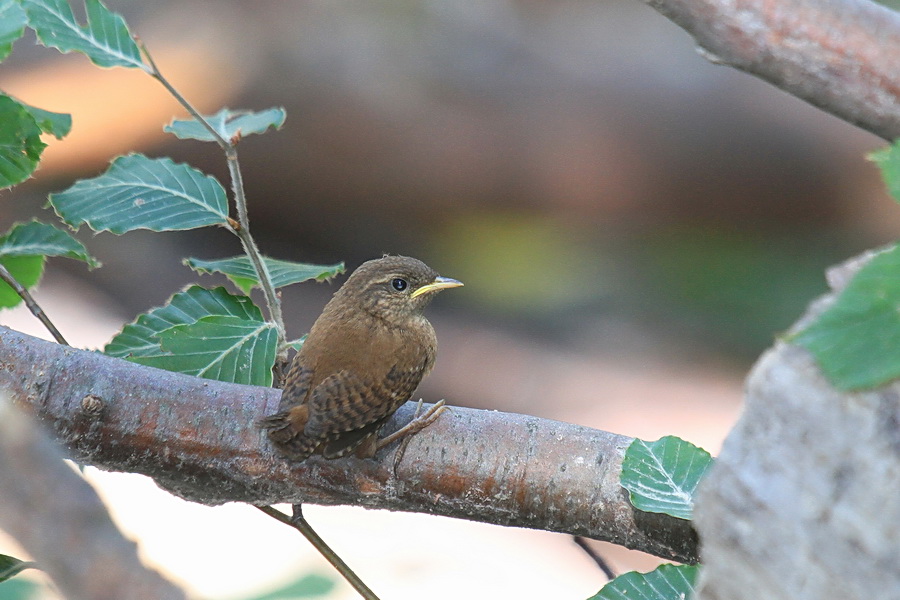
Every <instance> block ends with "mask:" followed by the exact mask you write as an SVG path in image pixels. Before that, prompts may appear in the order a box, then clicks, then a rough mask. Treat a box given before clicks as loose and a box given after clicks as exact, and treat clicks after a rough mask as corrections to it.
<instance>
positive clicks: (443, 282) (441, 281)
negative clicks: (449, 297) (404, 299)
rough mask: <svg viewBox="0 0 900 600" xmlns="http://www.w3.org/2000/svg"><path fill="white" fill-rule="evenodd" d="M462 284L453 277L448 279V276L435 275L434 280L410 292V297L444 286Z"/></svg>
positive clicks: (450, 286)
mask: <svg viewBox="0 0 900 600" xmlns="http://www.w3.org/2000/svg"><path fill="white" fill-rule="evenodd" d="M461 285H462V282H461V281H457V280H455V279H450V278H449V277H436V278H435V280H434V281H432V282H431V283H429V284H428V285H423V286H422V287H420V288H419V289H417V290H416V291H414V292H413V293H412V294H410V296H409V297H410V298H415V297H416V296H421V295H422V294H428V293H430V292H436V291H438V290H443V289H444V288H455V287H459V286H461Z"/></svg>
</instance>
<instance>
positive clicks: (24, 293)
mask: <svg viewBox="0 0 900 600" xmlns="http://www.w3.org/2000/svg"><path fill="white" fill-rule="evenodd" d="M0 279H2V280H3V281H5V282H6V284H7V285H9V287H11V288H12V289H13V291H15V292H16V293H17V294H18V295H19V297H20V298H22V300H23V301H24V302H25V306H27V307H28V310H30V311H31V314H33V315H34V316H35V317H37V319H38V321H40V322H41V323H43V324H44V327H46V328H47V331H49V332H50V335H52V336H53V339H55V340H56V341H57V342H59V343H60V344H62V345H64V346H68V345H69V342H67V341H66V338H64V337H63V335H62V334H61V333H60V332H59V329H57V328H56V325H54V324H53V323H52V322H51V321H50V318H49V317H48V316H47V313H45V312H44V309H43V308H41V307H40V305H39V304H38V303H37V302H35V301H34V297H33V296H32V295H31V294H30V293H29V292H28V290H26V289H25V288H24V287H23V286H22V284H20V283H19V282H18V281H17V280H16V278H15V277H13V275H12V273H10V272H9V270H8V269H7V268H6V267H4V266H3V265H2V264H0Z"/></svg>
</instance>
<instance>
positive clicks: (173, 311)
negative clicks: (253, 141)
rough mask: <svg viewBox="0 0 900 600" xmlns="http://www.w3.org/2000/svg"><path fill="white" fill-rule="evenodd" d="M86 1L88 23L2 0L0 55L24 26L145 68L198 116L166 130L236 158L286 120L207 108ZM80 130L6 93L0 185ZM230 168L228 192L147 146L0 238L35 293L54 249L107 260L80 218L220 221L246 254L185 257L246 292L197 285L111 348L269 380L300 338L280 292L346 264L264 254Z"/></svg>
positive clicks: (115, 18) (108, 225)
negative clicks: (86, 239) (254, 293)
mask: <svg viewBox="0 0 900 600" xmlns="http://www.w3.org/2000/svg"><path fill="white" fill-rule="evenodd" d="M84 9H85V10H84V12H85V14H86V17H87V20H86V22H85V23H80V22H79V21H78V19H77V18H76V17H75V14H74V12H73V10H72V6H70V4H69V3H68V2H67V1H65V0H18V1H16V0H0V59H3V58H5V57H6V56H8V55H9V53H10V51H11V50H12V45H13V43H14V42H15V41H16V40H17V39H18V38H20V37H21V36H22V35H23V34H24V30H25V27H30V28H31V29H33V30H34V31H35V34H36V37H37V39H38V40H39V41H40V43H42V44H43V45H45V46H48V47H51V48H56V49H57V50H59V51H61V52H80V53H82V54H84V55H86V56H87V57H88V58H89V59H90V60H91V61H93V62H94V63H95V64H96V65H98V66H100V67H125V68H133V69H141V70H143V71H144V72H146V73H147V74H148V75H149V76H151V77H154V78H155V79H157V80H159V81H160V83H162V84H163V85H164V86H166V88H167V89H169V90H170V91H171V92H172V93H173V95H175V97H176V99H178V100H179V101H180V102H182V103H183V105H184V106H185V108H186V109H187V110H188V111H189V112H190V113H191V114H192V115H194V118H192V119H188V120H175V121H173V122H172V123H170V124H169V125H167V126H166V127H165V131H167V132H170V133H172V134H174V135H175V136H177V137H178V138H180V139H188V140H199V141H206V142H210V141H211V142H215V143H218V144H219V145H220V146H222V147H223V150H225V151H226V155H227V156H228V158H229V163H231V162H232V161H233V162H236V159H237V150H236V144H237V143H238V142H239V141H240V139H241V138H242V137H243V136H246V135H250V134H261V133H265V132H267V131H269V130H270V129H278V128H280V127H281V126H282V125H283V123H284V121H285V112H284V110H283V109H281V108H270V109H267V110H264V111H260V112H251V111H245V110H229V109H227V108H226V109H222V110H220V111H219V112H218V113H216V114H214V115H210V116H203V115H200V114H199V113H197V112H196V111H195V110H193V107H192V106H191V105H190V104H189V103H188V102H187V100H185V99H184V98H182V97H181V95H180V94H178V92H177V90H175V89H174V88H172V87H171V84H169V83H168V81H167V80H166V79H165V77H164V76H163V75H162V73H161V72H160V71H159V69H158V68H157V66H156V65H155V63H154V62H153V60H152V58H151V57H150V55H149V53H148V52H147V51H146V49H145V48H142V47H141V46H140V45H139V44H138V42H137V41H136V40H135V38H134V36H133V35H132V34H131V32H130V31H129V30H128V26H127V24H126V23H125V21H124V19H123V18H122V17H121V16H120V15H118V14H115V13H113V12H111V11H110V10H109V9H107V7H106V6H104V5H103V3H102V2H100V1H99V0H85V3H84ZM71 126H72V119H71V116H70V115H66V114H60V113H53V112H49V111H45V110H42V109H39V108H35V107H32V106H29V105H28V104H26V103H25V102H22V101H21V100H18V99H15V98H12V97H11V96H9V95H0V188H5V187H10V186H13V185H16V184H17V183H20V182H22V181H24V180H25V179H27V178H28V177H30V176H31V175H32V173H33V172H34V171H35V169H36V168H37V166H38V164H39V161H40V157H41V153H42V152H43V150H44V148H45V147H46V143H45V142H44V141H43V140H42V137H43V136H46V135H53V136H55V137H57V138H60V139H61V138H63V137H65V136H66V135H67V134H68V133H69V130H70V129H71ZM233 175H234V176H236V177H238V178H237V179H236V180H233V181H232V186H231V187H232V189H233V190H234V195H233V197H232V198H231V199H229V197H228V193H227V192H226V190H225V187H224V186H223V185H222V184H221V183H220V182H219V181H218V180H217V179H216V178H215V177H212V176H210V175H207V174H205V173H202V172H201V171H199V170H198V169H196V168H194V167H192V166H190V165H187V164H178V163H176V162H174V161H173V160H171V159H169V158H149V157H147V156H144V155H141V154H129V155H127V156H120V157H118V158H116V159H114V160H113V161H112V162H111V164H110V166H109V168H108V169H107V170H106V171H105V172H104V173H102V174H101V175H99V176H97V177H93V178H89V179H84V180H81V181H78V182H76V183H75V184H74V185H72V186H71V187H69V188H68V189H65V190H63V191H60V192H56V193H53V194H50V196H49V204H50V206H51V207H52V208H53V210H54V211H55V212H56V214H57V216H58V217H59V218H60V220H61V221H62V223H64V224H65V225H67V226H68V229H63V228H61V227H59V226H56V225H52V224H48V223H40V222H38V221H31V222H29V223H24V224H16V225H14V226H13V227H12V228H11V229H10V230H9V231H8V232H7V233H6V234H5V235H3V236H2V237H0V265H2V266H3V267H5V268H6V270H7V271H8V272H9V273H10V275H11V277H12V278H13V279H14V280H15V281H16V282H18V283H19V284H21V286H22V287H24V288H25V289H26V290H27V289H30V288H32V287H34V286H35V285H36V284H37V283H38V281H39V280H40V277H41V274H42V272H43V268H44V263H45V261H46V258H47V257H51V256H61V257H66V258H72V259H76V260H81V261H84V262H85V263H87V264H88V265H89V266H90V267H91V268H94V267H98V266H100V264H99V262H97V261H96V260H95V259H94V258H93V257H91V256H90V254H89V253H88V251H87V250H86V249H85V247H84V245H82V243H81V242H79V241H78V240H77V239H75V238H74V237H73V235H72V233H71V232H72V231H77V230H78V229H79V228H80V227H82V226H86V227H88V228H89V229H91V230H93V231H95V232H103V231H108V232H110V233H113V234H115V235H123V234H126V233H128V232H130V231H134V230H136V229H147V230H150V231H154V232H164V231H181V230H188V229H196V228H199V227H211V226H217V227H223V228H225V229H227V230H229V231H231V232H233V233H234V234H235V235H236V236H237V237H238V238H239V240H240V242H241V245H242V246H243V249H244V253H242V254H240V255H237V256H232V257H225V258H196V257H189V258H186V259H185V264H187V265H188V266H189V267H190V268H192V269H193V270H195V271H196V272H198V273H221V274H224V275H225V276H226V277H228V278H229V279H230V280H231V281H232V282H233V283H234V285H235V286H236V288H237V292H238V293H232V292H229V291H227V290H226V289H224V288H221V287H220V288H215V289H211V290H210V289H205V288H202V287H199V286H192V287H190V288H189V289H187V290H185V291H183V292H180V293H177V294H175V295H174V296H172V298H171V299H170V300H169V302H168V303H167V304H166V305H165V306H162V307H159V308H156V309H153V310H151V311H150V312H148V313H146V314H143V315H139V316H138V317H137V318H136V319H135V321H134V322H133V323H131V324H128V325H126V326H125V328H124V329H123V330H122V332H121V333H120V334H118V335H117V336H116V337H115V338H113V340H112V341H111V342H110V343H109V344H108V345H107V347H106V348H105V350H104V351H105V352H106V353H107V354H111V355H113V356H117V357H120V358H125V359H127V360H132V361H135V362H139V363H142V364H150V365H153V366H157V367H160V368H165V369H169V370H174V371H179V372H183V373H189V374H192V375H197V376H200V377H206V378H211V379H219V380H222V381H230V382H238V383H248V384H254V385H272V383H273V374H272V373H273V367H274V366H275V364H276V361H277V360H278V359H279V358H281V359H283V358H285V356H286V352H287V349H288V348H289V347H292V346H293V347H295V348H296V347H298V345H299V342H289V341H288V340H287V339H286V333H285V330H284V325H283V323H282V322H281V319H280V307H279V306H278V299H277V294H276V292H275V290H277V289H278V288H281V287H284V286H288V285H292V284H295V283H300V282H304V281H311V280H313V281H322V280H325V279H328V278H330V277H333V276H335V275H337V274H339V273H341V272H342V271H343V265H342V264H334V265H312V264H306V263H297V262H292V261H287V260H280V259H276V258H271V257H266V256H263V255H261V254H260V253H259V251H258V250H257V249H256V244H255V242H254V241H253V239H252V237H250V234H249V223H248V222H247V221H246V219H245V218H242V216H243V217H245V216H246V198H245V197H244V194H243V189H242V186H241V185H239V184H240V179H239V173H233ZM236 184H237V185H236ZM233 210H234V211H235V213H236V214H235V215H234V216H233V213H232V211H233ZM253 288H261V289H263V290H264V292H265V297H266V300H267V304H266V306H265V307H264V308H261V307H258V306H256V305H255V304H254V302H253V301H252V299H251V298H250V293H251V290H252V289H253ZM20 301H21V298H20V296H19V294H18V293H16V291H15V290H14V289H13V287H11V286H10V284H7V283H0V307H11V306H14V305H16V304H18V303H19V302H20ZM264 309H265V310H264Z"/></svg>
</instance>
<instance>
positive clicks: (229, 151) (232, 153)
mask: <svg viewBox="0 0 900 600" xmlns="http://www.w3.org/2000/svg"><path fill="white" fill-rule="evenodd" d="M141 51H142V52H143V53H144V56H145V57H146V58H147V62H148V63H149V70H148V71H147V72H148V73H149V74H150V76H151V77H153V78H154V79H156V80H157V81H159V82H160V83H161V84H162V85H163V87H165V88H166V90H168V92H169V93H170V94H172V97H173V98H175V100H177V101H178V103H179V104H181V106H183V107H184V108H185V110H187V111H188V113H190V115H191V116H192V117H193V118H194V120H196V121H197V122H198V123H200V124H201V125H203V127H204V128H205V129H206V130H207V131H208V132H209V133H210V135H212V137H213V139H215V141H216V143H217V144H218V145H219V147H220V148H221V149H222V151H223V152H224V153H225V160H226V163H227V164H228V173H229V175H230V177H231V191H232V194H233V196H234V204H235V207H236V209H237V213H238V220H237V224H236V226H235V223H234V222H233V221H232V219H230V218H229V227H230V229H231V231H232V232H233V233H234V234H235V235H236V236H237V237H238V239H239V240H240V241H241V245H242V246H243V247H244V252H245V253H246V254H247V256H248V257H249V258H250V262H251V264H252V265H253V270H254V271H256V277H257V279H258V280H259V286H260V288H261V289H262V291H263V295H264V296H265V298H266V305H267V306H268V309H269V315H270V316H271V318H272V321H273V322H274V323H275V328H276V330H277V332H278V356H277V361H278V362H279V363H284V362H285V361H286V360H287V354H288V348H289V346H288V344H287V330H286V328H285V326H284V316H283V315H282V312H281V299H280V298H279V297H278V294H277V293H276V292H275V285H274V284H273V282H272V275H271V273H269V269H268V267H267V266H266V263H265V261H264V260H263V258H262V254H261V253H260V251H259V247H258V246H257V245H256V240H254V239H253V236H252V235H251V234H250V219H249V217H248V214H247V197H246V195H245V194H244V179H243V175H242V174H241V167H240V164H239V162H238V153H237V146H236V143H237V141H238V140H239V137H236V138H235V139H234V140H226V139H225V138H223V137H222V136H221V135H220V134H219V132H218V131H216V129H215V128H214V127H213V126H212V125H211V124H210V123H209V122H208V121H207V120H206V119H205V118H204V117H203V115H201V114H200V111H198V110H197V109H196V108H194V106H193V105H192V104H191V103H190V102H188V100H187V98H185V97H184V96H182V95H181V93H180V92H179V91H178V90H177V89H176V88H175V86H173V85H172V84H171V82H169V80H168V79H166V78H165V76H164V75H163V74H162V72H161V71H160V70H159V67H158V66H157V65H156V61H154V60H153V56H152V55H151V54H150V52H149V50H148V49H147V47H146V46H144V45H143V44H142V45H141Z"/></svg>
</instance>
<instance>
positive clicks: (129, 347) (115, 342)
mask: <svg viewBox="0 0 900 600" xmlns="http://www.w3.org/2000/svg"><path fill="white" fill-rule="evenodd" d="M209 316H232V317H240V318H242V319H246V320H249V321H262V320H263V317H262V312H260V310H259V308H258V307H257V306H256V305H255V304H253V302H252V301H251V300H250V298H247V297H246V296H234V295H232V294H230V293H228V290H226V289H225V288H223V287H217V288H214V289H211V290H208V289H206V288H203V287H200V286H198V285H193V286H191V287H189V288H188V289H187V290H185V291H183V292H179V293H177V294H175V295H174V296H172V298H170V299H169V302H168V303H167V304H166V305H165V306H160V307H158V308H154V309H153V310H151V311H150V312H148V313H146V314H143V315H140V316H139V317H138V318H137V319H136V320H135V321H134V322H133V323H131V324H129V325H126V326H125V327H124V328H123V329H122V332H121V333H119V334H118V335H116V336H115V337H114V338H113V339H112V340H111V341H110V343H109V344H107V346H106V348H104V349H103V352H104V353H105V354H108V355H110V356H115V357H118V358H126V359H128V360H131V361H134V362H138V363H141V364H144V365H149V366H151V367H159V365H158V364H157V362H158V361H159V360H160V359H161V358H162V357H165V356H167V355H168V353H167V352H164V351H163V350H162V348H161V347H160V343H159V337H158V336H159V334H160V333H161V332H163V331H165V330H167V329H169V328H171V327H174V326H176V325H189V324H192V323H196V322H197V321H199V320H200V319H202V318H204V317H209ZM159 368H163V367H159Z"/></svg>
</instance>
